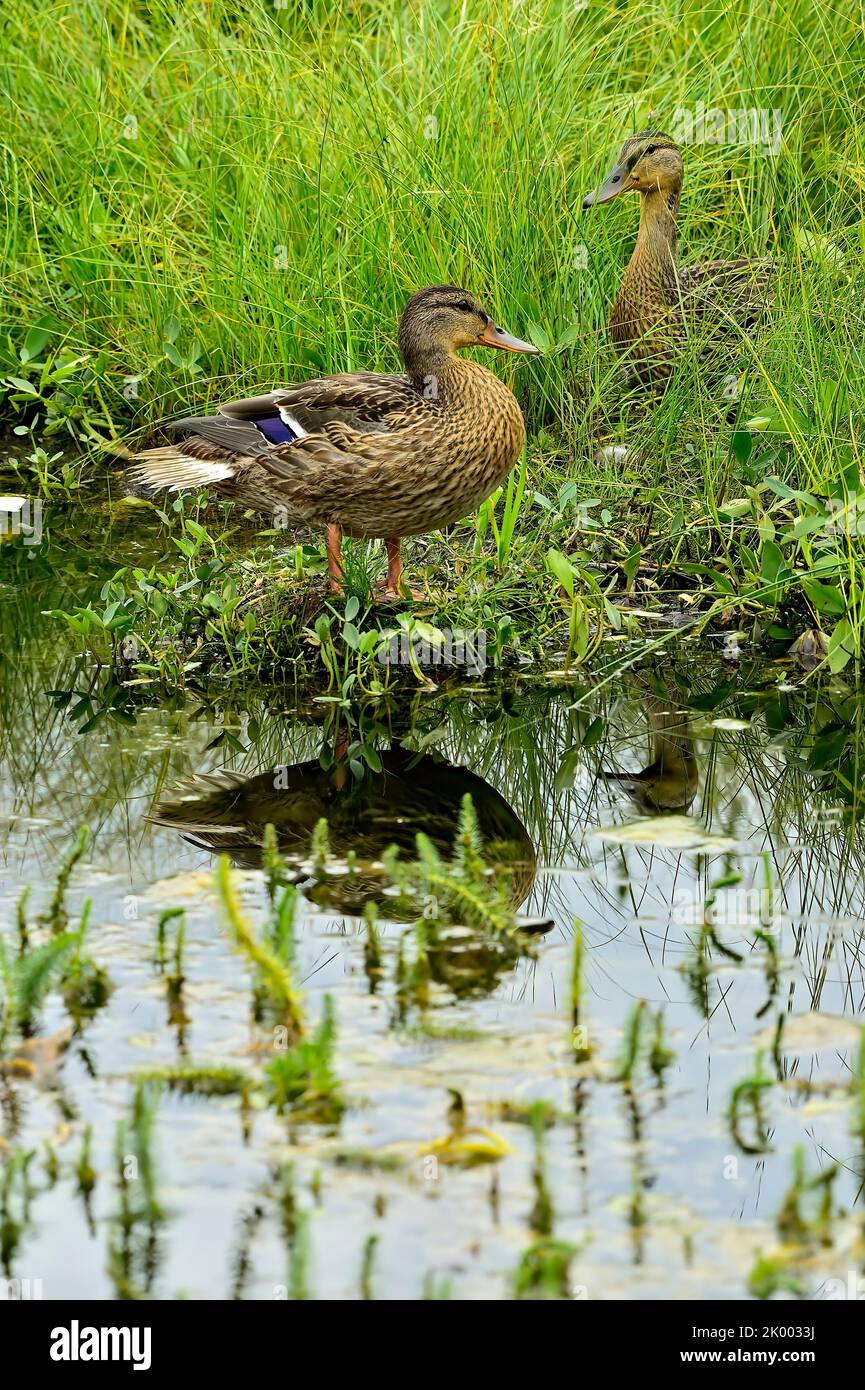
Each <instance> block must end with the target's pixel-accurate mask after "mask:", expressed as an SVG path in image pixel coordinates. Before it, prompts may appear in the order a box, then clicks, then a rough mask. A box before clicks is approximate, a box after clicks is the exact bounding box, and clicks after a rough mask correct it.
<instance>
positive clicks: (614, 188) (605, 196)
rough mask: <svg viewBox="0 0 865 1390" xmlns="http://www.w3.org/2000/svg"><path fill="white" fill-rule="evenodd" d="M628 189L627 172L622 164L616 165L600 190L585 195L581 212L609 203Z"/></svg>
mask: <svg viewBox="0 0 865 1390" xmlns="http://www.w3.org/2000/svg"><path fill="white" fill-rule="evenodd" d="M629 187H630V183H629V181H628V171H627V169H626V168H625V166H624V164H616V165H614V167H613V168H612V169H611V170H610V172H609V173H608V174H607V177H606V178H605V179H604V182H603V183H602V184H601V186H600V188H598V189H596V190H595V191H594V192H593V193H587V194H586V196H585V198H584V199H583V212H585V211H586V208H593V207H597V205H598V203H610V202H612V200H613V199H614V198H618V196H619V194H620V193H624V192H625V191H626V190H627V189H628V188H629Z"/></svg>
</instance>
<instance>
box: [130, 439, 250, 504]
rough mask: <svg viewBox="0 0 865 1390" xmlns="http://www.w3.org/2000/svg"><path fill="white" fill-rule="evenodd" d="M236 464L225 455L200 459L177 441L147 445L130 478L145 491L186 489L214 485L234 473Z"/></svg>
mask: <svg viewBox="0 0 865 1390" xmlns="http://www.w3.org/2000/svg"><path fill="white" fill-rule="evenodd" d="M235 469H236V464H235V463H233V462H231V461H229V460H225V459H218V460H217V459H199V458H192V457H191V456H190V455H189V454H185V453H184V452H183V451H182V449H180V448H178V447H177V446H176V445H170V444H168V445H164V446H162V447H160V448H158V449H145V450H144V451H143V452H142V453H140V454H136V455H135V457H134V460H133V462H132V464H131V466H130V468H129V470H128V474H129V479H130V482H132V484H133V485H134V486H135V487H136V488H140V489H142V490H143V491H145V492H164V491H168V492H183V491H186V490H187V489H193V490H195V489H199V488H209V487H214V486H215V485H216V484H218V483H224V482H226V481H227V480H228V479H229V478H233V477H234V475H235Z"/></svg>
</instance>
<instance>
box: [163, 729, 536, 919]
mask: <svg viewBox="0 0 865 1390" xmlns="http://www.w3.org/2000/svg"><path fill="white" fill-rule="evenodd" d="M379 756H380V759H381V771H380V772H371V771H366V772H365V774H364V776H363V777H362V778H361V779H360V780H357V779H355V778H354V777H352V776H351V775H347V774H346V771H345V769H344V768H342V767H338V768H336V769H331V770H330V771H325V770H324V769H323V768H322V767H321V764H320V763H319V762H318V761H312V760H311V761H308V762H302V763H294V764H290V765H287V766H284V767H278V768H274V769H272V770H271V771H269V772H264V773H261V774H260V775H259V776H256V777H246V776H242V775H240V774H237V773H231V772H217V773H207V774H201V775H198V776H196V777H193V778H191V779H189V780H188V781H187V782H186V783H185V784H183V785H182V786H180V787H178V788H177V790H176V792H175V793H174V795H173V796H172V797H170V798H167V799H164V800H162V801H161V802H160V803H159V805H158V806H157V807H156V809H155V811H154V813H153V815H152V816H151V817H150V818H149V819H150V820H151V821H153V823H155V824H156V825H160V826H168V827H170V828H171V829H174V830H180V831H182V833H183V834H184V836H185V838H186V839H187V840H189V841H190V842H191V843H192V844H195V845H197V846H199V847H201V848H205V849H209V850H213V851H215V852H217V853H224V854H228V855H229V857H230V858H231V861H232V863H233V864H236V865H237V866H238V867H240V868H244V869H257V868H259V867H260V866H261V847H262V841H263V837H264V828H265V826H266V825H268V824H271V825H273V827H274V829H275V830H276V836H277V844H278V846H279V850H280V852H281V853H282V854H283V855H284V856H285V857H286V858H287V859H289V860H295V861H297V860H301V861H302V860H305V859H306V858H307V857H308V855H309V850H310V842H311V840H312V834H313V831H314V830H315V827H316V825H317V824H318V822H319V821H320V820H322V819H324V820H326V821H327V825H328V837H329V843H330V848H331V851H332V853H333V854H334V855H335V856H336V858H337V859H338V860H343V861H344V860H345V859H347V857H348V855H349V854H353V855H354V856H356V859H357V872H356V873H353V874H352V875H351V876H343V877H341V878H339V879H337V880H335V881H334V880H329V881H328V882H326V883H322V884H319V885H317V886H316V889H313V890H311V892H310V896H312V897H313V898H314V899H315V900H316V901H317V902H318V903H319V904H324V903H326V904H327V905H328V906H330V907H333V908H335V909H336V910H337V911H341V912H357V911H359V910H362V908H363V906H364V904H365V903H366V902H369V901H375V902H381V901H382V900H383V896H384V881H383V876H382V872H381V867H380V861H381V858H382V855H383V854H384V853H385V851H386V850H387V849H388V848H389V847H390V846H391V845H395V846H396V847H397V848H398V849H399V850H400V851H401V853H402V854H404V855H405V856H406V857H407V858H413V857H414V854H415V836H416V834H417V832H418V831H423V832H424V834H426V835H427V836H428V837H429V838H430V840H432V842H433V844H434V846H435V848H436V850H437V851H438V852H439V853H440V854H441V855H443V856H444V857H449V856H450V853H451V850H452V848H453V844H454V840H455V838H456V834H457V828H458V820H459V814H460V807H461V805H462V800H463V797H464V796H466V795H469V796H471V799H472V803H473V805H474V808H475V813H476V815H477V819H478V825H479V828H480V832H481V836H482V838H483V842H484V856H485V859H486V861H487V863H489V864H491V865H494V866H495V867H496V868H499V869H501V870H503V871H506V872H507V875H508V882H509V883H510V884H511V889H512V900H513V904H514V906H515V907H518V906H519V905H520V904H521V903H522V902H524V901H525V899H526V898H527V897H528V895H529V893H530V892H531V889H532V885H533V883H534V879H535V870H536V864H535V851H534V846H533V845H532V842H531V840H530V839H529V835H528V832H527V831H526V828H525V826H524V825H523V823H522V821H521V820H520V819H519V817H518V816H517V815H516V814H515V813H514V811H513V810H512V809H511V807H510V806H509V805H508V803H507V801H505V799H504V797H503V796H501V795H500V794H499V793H498V792H497V791H496V790H495V789H494V788H493V787H491V786H490V784H489V782H486V781H484V779H483V778H482V777H477V776H475V774H474V773H472V772H469V771H468V770H467V769H466V768H464V767H455V766H453V765H452V764H451V763H448V762H444V761H442V760H438V759H435V758H432V757H429V756H427V755H418V754H417V753H412V752H409V751H408V750H406V749H404V748H398V747H397V748H391V749H390V750H389V751H387V752H384V753H381V754H380V755H379Z"/></svg>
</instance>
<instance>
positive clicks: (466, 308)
mask: <svg viewBox="0 0 865 1390" xmlns="http://www.w3.org/2000/svg"><path fill="white" fill-rule="evenodd" d="M456 307H457V308H458V309H460V310H461V311H462V312H463V313H465V314H470V313H471V312H472V306H471V304H469V302H468V300H467V299H461V300H460V301H459V303H458V304H457V306H456Z"/></svg>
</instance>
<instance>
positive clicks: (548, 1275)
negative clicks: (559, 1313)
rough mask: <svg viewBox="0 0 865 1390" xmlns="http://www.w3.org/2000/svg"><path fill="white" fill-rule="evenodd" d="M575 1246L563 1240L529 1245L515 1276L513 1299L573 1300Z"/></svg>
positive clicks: (543, 1241) (545, 1240) (544, 1241)
mask: <svg viewBox="0 0 865 1390" xmlns="http://www.w3.org/2000/svg"><path fill="white" fill-rule="evenodd" d="M576 1253H577V1250H576V1247H575V1246H573V1245H570V1244H569V1243H568V1242H567V1241H564V1240H553V1239H542V1240H538V1241H536V1242H535V1243H534V1245H530V1246H529V1248H528V1250H526V1252H525V1254H524V1255H523V1257H522V1259H521V1260H520V1264H519V1268H518V1269H517V1272H516V1275H515V1276H514V1297H515V1298H519V1299H544V1300H546V1299H555V1300H559V1299H570V1297H571V1264H572V1262H573V1259H574V1256H575V1255H576Z"/></svg>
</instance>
